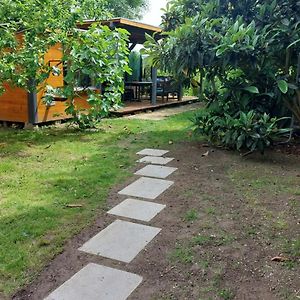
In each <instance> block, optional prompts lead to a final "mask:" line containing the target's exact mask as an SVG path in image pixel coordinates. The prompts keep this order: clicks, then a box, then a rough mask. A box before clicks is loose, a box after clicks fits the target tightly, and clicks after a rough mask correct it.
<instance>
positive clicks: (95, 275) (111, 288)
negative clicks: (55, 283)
mask: <svg viewBox="0 0 300 300" xmlns="http://www.w3.org/2000/svg"><path fill="white" fill-rule="evenodd" d="M142 280H143V278H142V277H140V276H138V275H135V274H132V273H128V272H124V271H120V270H117V269H112V268H108V267H104V266H101V265H97V264H88V265H87V266H86V267H84V268H83V269H82V270H80V271H79V272H78V273H76V274H75V275H74V276H73V277H72V278H71V279H69V280H68V281H66V282H65V283H64V284H63V285H61V286H60V287H59V288H58V289H57V290H55V291H54V292H53V293H52V294H50V295H49V296H48V297H47V298H45V300H125V299H127V298H128V296H129V295H130V294H131V293H132V292H133V291H134V290H135V289H136V288H137V287H138V285H139V284H140V283H141V282H142Z"/></svg>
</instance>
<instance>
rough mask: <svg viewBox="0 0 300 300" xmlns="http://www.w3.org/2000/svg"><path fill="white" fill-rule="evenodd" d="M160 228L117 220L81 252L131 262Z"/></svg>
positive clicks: (86, 244) (83, 247) (89, 242)
mask: <svg viewBox="0 0 300 300" xmlns="http://www.w3.org/2000/svg"><path fill="white" fill-rule="evenodd" d="M160 230H161V229H160V228H155V227H150V226H146V225H140V224H135V223H131V222H125V221H120V220H117V221H115V222H114V223H112V224H110V225H109V226H108V227H106V228H105V229H104V230H102V231H101V232H99V233H98V234H97V235H95V236H94V237H93V238H92V239H90V240H89V241H88V242H86V243H85V244H84V245H83V246H82V247H81V248H79V250H80V251H84V252H87V253H91V254H95V255H101V256H103V257H107V258H111V259H116V260H119V261H123V262H126V263H129V262H131V261H132V260H133V259H134V258H135V257H136V256H137V255H138V254H139V252H140V251H141V250H143V249H144V248H145V246H146V245H147V244H148V243H149V242H150V241H151V240H152V239H153V238H154V237H155V236H156V235H157V234H158V233H159V232H160Z"/></svg>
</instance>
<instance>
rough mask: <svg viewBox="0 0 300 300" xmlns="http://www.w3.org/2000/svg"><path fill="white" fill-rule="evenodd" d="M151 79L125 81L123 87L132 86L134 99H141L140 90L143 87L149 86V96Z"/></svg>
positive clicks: (141, 90)
mask: <svg viewBox="0 0 300 300" xmlns="http://www.w3.org/2000/svg"><path fill="white" fill-rule="evenodd" d="M152 84H153V82H152V81H126V82H125V87H133V88H134V97H135V100H137V101H141V100H142V92H143V89H144V88H145V87H150V98H149V99H151V93H152Z"/></svg>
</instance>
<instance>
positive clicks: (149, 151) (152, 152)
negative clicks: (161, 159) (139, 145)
mask: <svg viewBox="0 0 300 300" xmlns="http://www.w3.org/2000/svg"><path fill="white" fill-rule="evenodd" d="M168 152H169V151H168V150H158V149H144V150H142V151H140V152H138V153H137V154H138V155H145V156H148V155H149V156H163V155H165V154H167V153H168Z"/></svg>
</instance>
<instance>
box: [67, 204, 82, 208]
mask: <svg viewBox="0 0 300 300" xmlns="http://www.w3.org/2000/svg"><path fill="white" fill-rule="evenodd" d="M82 206H83V205H82V204H68V205H67V206H66V207H67V208H80V207H82Z"/></svg>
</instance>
